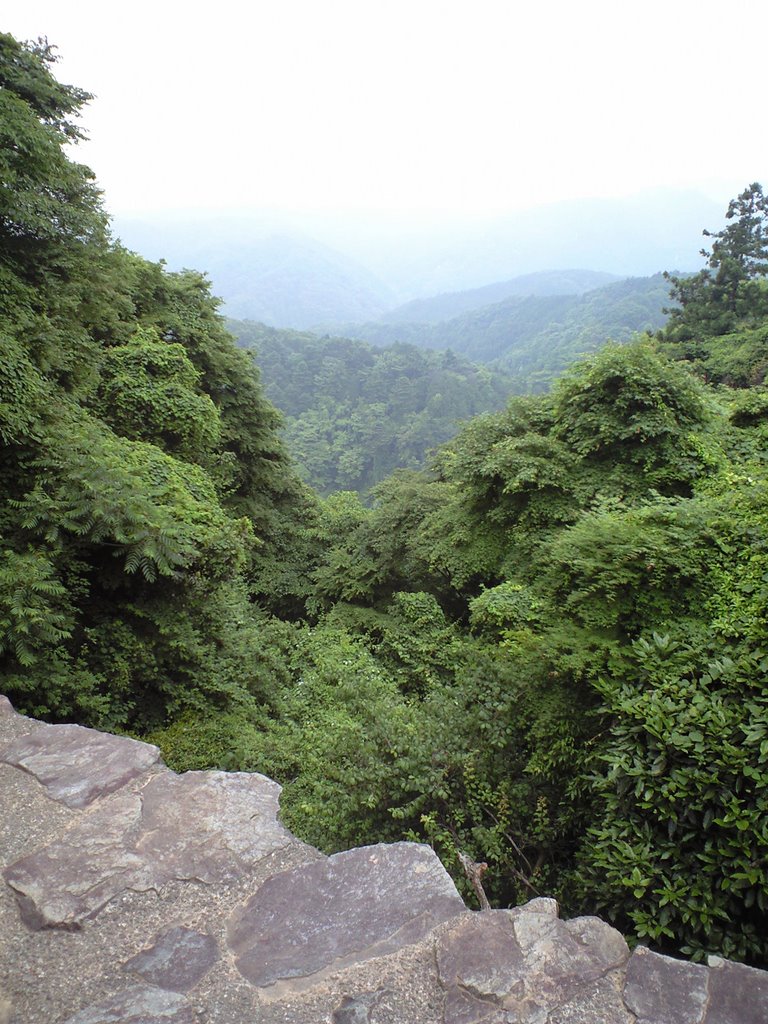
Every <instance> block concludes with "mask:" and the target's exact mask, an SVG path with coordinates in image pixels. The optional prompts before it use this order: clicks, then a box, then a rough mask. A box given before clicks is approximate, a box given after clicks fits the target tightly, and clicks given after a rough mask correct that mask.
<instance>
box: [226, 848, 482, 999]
mask: <svg viewBox="0 0 768 1024" xmlns="http://www.w3.org/2000/svg"><path fill="white" fill-rule="evenodd" d="M464 909H465V908H464V903H463V901H462V899H461V897H460V896H459V894H458V893H457V892H456V888H455V886H454V884H453V882H452V881H451V879H450V876H449V875H448V874H447V872H446V871H445V868H443V866H442V864H441V863H440V861H439V860H438V859H437V857H436V856H435V854H434V853H433V852H432V850H430V849H429V848H428V847H425V846H419V845H417V844H416V843H393V844H391V845H389V846H387V845H384V844H380V845H378V846H366V847H362V848H360V849H356V850H349V851H347V852H346V853H337V854H335V855H334V856H333V857H329V858H328V859H327V860H325V861H319V862H317V863H315V864H308V865H306V866H305V867H301V868H296V869H294V870H293V871H287V872H285V873H284V874H281V875H275V876H274V877H272V878H270V879H269V880H268V881H267V882H265V883H264V885H263V886H262V887H261V888H260V889H259V890H258V892H256V893H255V894H254V895H253V896H252V897H251V899H250V900H249V901H248V903H247V904H246V906H245V907H243V908H242V910H239V911H237V912H236V913H235V914H234V915H233V917H232V919H231V921H230V923H229V929H228V944H229V947H230V949H231V950H232V951H233V953H234V954H235V962H236V964H237V968H238V970H239V971H240V973H241V974H242V975H243V976H244V977H245V978H247V979H248V980H249V981H250V982H251V983H252V984H254V985H258V986H266V985H271V984H273V983H274V982H276V981H280V980H281V979H286V978H295V977H307V976H309V975H312V974H315V973H316V972H317V971H320V970H322V969H323V968H327V967H329V966H330V965H332V964H342V963H343V965H344V966H349V965H350V964H352V963H359V962H362V961H364V960H368V959H370V958H371V957H372V956H382V955H384V954H385V953H389V952H392V951H394V950H396V949H399V948H401V947H402V946H405V945H409V944H413V943H415V942H418V941H419V940H420V939H422V938H424V936H425V935H427V934H428V932H430V931H431V930H432V929H433V928H434V927H435V926H436V925H437V924H440V923H441V922H442V921H445V920H447V919H448V918H449V917H452V916H454V915H455V914H459V913H461V912H462V911H463V910H464Z"/></svg>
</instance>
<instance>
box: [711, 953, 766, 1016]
mask: <svg viewBox="0 0 768 1024" xmlns="http://www.w3.org/2000/svg"><path fill="white" fill-rule="evenodd" d="M712 960H713V961H714V966H712V967H710V970H709V1005H708V1006H707V1015H706V1017H705V1018H704V1024H766V1021H768V972H766V971H758V970H755V968H753V967H745V966H744V965H743V964H735V963H733V962H731V961H730V960H721V959H720V958H719V957H713V958H712Z"/></svg>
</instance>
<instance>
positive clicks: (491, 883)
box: [0, 35, 768, 965]
mask: <svg viewBox="0 0 768 1024" xmlns="http://www.w3.org/2000/svg"><path fill="white" fill-rule="evenodd" d="M53 60H54V58H53V53H52V51H51V49H50V48H49V47H48V46H47V44H43V43H39V44H22V43H19V42H17V41H16V40H15V39H14V38H13V37H11V36H9V35H0V135H1V140H0V141H1V143H2V144H1V145H0V295H2V303H1V304H0V353H1V357H0V478H1V480H2V487H1V488H0V656H1V657H2V662H1V663H0V692H3V693H5V694H7V695H8V696H9V698H10V699H11V700H12V701H13V703H14V705H15V707H16V708H17V710H19V711H21V712H23V713H25V714H29V715H34V716H38V717H43V718H45V719H47V720H48V721H54V722H62V721H75V722H81V723H84V724H87V725H92V726H96V727H98V728H101V729H107V730H113V731H117V732H123V733H127V734H130V735H135V736H139V737H141V738H146V739H148V740H150V741H151V742H154V743H157V744H159V745H160V746H161V748H162V750H163V754H164V757H165V758H166V760H167V762H168V764H169V765H170V766H171V767H173V768H176V769H178V770H184V769H190V768H209V767H218V768H227V769H237V770H249V771H259V772H262V773H264V774H266V775H269V776H270V777H272V778H274V779H276V780H277V781H279V782H280V783H282V784H283V786H284V789H283V796H282V814H283V818H284V820H285V822H286V824H287V825H288V826H289V827H290V828H291V829H292V830H293V831H294V832H295V833H296V834H297V835H299V836H301V837H302V838H304V839H306V840H307V841H308V842H310V843H313V844H315V845H317V846H318V847H320V848H321V849H323V850H325V851H335V850H340V849H343V848H346V847H349V846H351V845H353V844H361V843H367V842H375V841H378V840H394V839H400V838H403V837H412V838H416V839H419V840H422V841H425V842H429V843H431V844H432V845H433V846H434V848H435V849H436V850H437V852H438V853H439V855H440V857H441V858H442V860H443V862H444V863H445V865H446V866H447V867H448V869H449V870H451V871H452V872H453V874H454V876H455V877H456V879H457V883H458V884H459V885H460V886H463V889H464V892H465V893H466V896H467V899H468V900H472V899H473V896H472V894H471V890H470V889H469V887H468V885H467V883H466V882H465V881H464V880H463V878H462V872H461V867H460V864H459V859H458V854H459V852H463V853H466V854H468V855H469V856H470V857H472V858H473V859H475V860H477V861H484V862H486V863H487V864H488V871H487V874H486V876H485V879H486V882H487V892H488V896H489V898H490V899H491V902H492V903H493V904H494V905H496V906H507V905H513V904H516V903H518V902H522V901H524V900H526V899H528V898H530V897H531V896H532V895H536V894H542V895H553V896H556V897H557V898H558V899H559V900H560V901H561V904H562V906H563V910H564V913H566V914H568V913H576V912H585V911H586V912H595V913H599V914H600V915H601V916H603V917H606V918H608V919H609V920H610V921H612V922H614V923H615V924H616V925H617V927H619V928H620V929H621V930H622V931H624V933H625V934H627V935H628V936H630V937H634V939H636V940H640V941H642V942H644V943H647V944H649V945H651V946H652V947H654V948H657V949H661V950H664V951H672V952H680V953H682V954H684V955H686V956H693V957H696V958H701V957H703V956H704V955H705V954H706V953H708V952H717V953H720V954H723V955H724V956H727V957H731V958H734V959H740V960H746V961H747V962H750V963H754V964H762V965H765V964H766V963H768V856H766V854H767V852H768V689H767V688H766V670H767V669H768V464H767V454H768V389H767V388H766V386H765V376H766V372H767V371H768V199H766V196H765V195H764V193H763V190H762V187H761V186H760V185H759V184H757V183H754V184H751V185H748V186H747V187H746V188H745V189H744V191H743V192H742V193H741V194H740V195H739V196H738V197H737V198H735V199H734V200H733V201H732V203H731V204H730V207H729V209H728V213H727V220H726V227H725V228H723V229H722V230H721V231H719V232H717V233H714V234H711V235H709V236H708V237H707V238H706V239H705V243H706V246H707V251H706V266H705V268H704V269H703V270H702V271H700V272H699V273H698V274H694V275H688V276H678V275H676V274H674V273H672V274H671V276H669V277H668V278H667V279H666V280H664V279H662V278H651V279H648V281H649V282H650V283H648V284H647V288H646V286H643V287H642V288H640V289H639V291H637V292H633V291H632V287H634V286H630V284H629V283H627V282H621V281H620V282H615V283H611V284H608V285H606V286H603V288H601V289H600V290H609V291H610V290H611V289H614V290H615V291H614V292H613V294H614V296H615V297H616V299H617V301H624V300H626V301H631V302H635V301H636V302H638V303H639V304H640V306H641V312H640V315H641V317H648V316H650V312H649V310H650V306H646V305H644V302H645V298H643V297H642V296H645V297H646V298H647V297H648V295H649V294H650V293H651V292H652V293H653V294H654V295H655V296H656V299H654V302H656V300H657V298H658V293H659V292H660V291H662V290H663V291H664V293H665V294H667V293H669V297H668V299H664V300H663V301H664V302H665V304H668V305H669V307H670V308H671V309H672V312H671V314H670V316H669V320H668V321H667V322H666V326H664V327H661V325H660V324H658V323H656V321H653V322H650V323H648V324H646V323H645V322H642V323H640V324H639V325H638V329H642V328H644V327H645V326H648V327H649V328H650V333H647V334H645V335H644V336H642V337H636V338H635V339H634V340H628V339H625V338H618V339H616V340H617V341H623V342H625V343H624V344H617V343H613V344H606V345H602V344H598V342H602V341H603V338H596V337H595V336H594V334H593V333H591V327H590V324H591V320H590V316H591V313H590V309H591V308H592V303H593V301H594V296H595V292H594V291H591V292H586V293H585V294H583V295H581V296H576V297H574V296H569V297H568V302H567V303H564V306H563V316H562V320H561V323H560V326H559V327H558V328H554V327H551V326H549V327H547V326H545V325H541V324H539V325H538V327H537V331H536V332H534V333H535V334H536V338H537V341H536V353H537V354H535V355H532V356H531V357H530V359H529V361H528V362H522V361H521V360H522V357H519V356H517V355H515V354H514V352H513V349H512V348H510V349H508V350H506V352H507V354H506V355H502V354H500V353H499V354H498V355H493V356H492V358H494V359H498V360H499V368H500V369H501V370H502V371H504V372H503V373H499V374H496V373H495V372H494V371H493V369H488V368H486V367H477V366H474V365H471V364H470V363H468V362H467V361H466V360H467V359H468V358H472V359H475V360H478V361H480V360H482V359H484V358H486V357H491V356H490V349H489V350H486V349H485V348H483V349H482V354H480V352H479V351H477V350H476V351H472V350H471V349H470V348H469V347H467V348H463V349H461V351H460V352H459V353H458V354H456V353H446V352H435V351H426V350H422V349H421V348H417V347H414V346H413V343H414V339H413V338H404V337H402V336H401V335H399V334H398V336H397V340H398V342H400V343H399V344H396V345H393V346H392V347H390V348H386V349H383V350H378V349H375V348H374V347H373V346H371V345H366V344H363V343H362V342H359V341H358V342H355V341H348V340H347V341H345V340H343V339H337V338H320V339H316V340H315V341H313V342H311V343H309V342H308V341H307V338H306V337H305V336H303V335H299V334H296V333H295V332H293V333H291V332H279V331H275V330H274V329H268V328H264V327H261V326H256V325H253V324H246V325H245V326H244V327H239V328H237V330H238V333H239V336H240V341H241V344H248V345H253V346H255V349H256V352H257V353H258V355H257V360H255V359H254V357H253V355H252V353H251V352H250V351H249V350H248V348H243V347H238V346H237V345H236V344H235V341H234V339H233V337H232V336H231V334H230V333H229V332H228V331H227V329H226V326H225V321H224V318H223V317H222V316H221V315H220V314H219V312H218V303H217V300H216V299H215V298H214V297H212V295H211V293H210V287H209V284H208V282H207V279H206V277H205V276H204V274H202V273H199V272H196V271H181V272H176V273H171V272H169V271H168V270H167V268H166V267H165V266H164V265H163V264H162V263H153V262H150V261H148V260H146V259H144V258H142V257H141V256H138V255H136V254H135V253H133V252H130V251H128V250H127V249H126V248H124V247H123V246H122V245H120V244H118V243H117V242H115V241H114V239H113V238H112V236H111V234H110V228H109V221H108V218H107V215H106V214H105V212H104V210H103V207H102V205H101V200H100V196H99V192H98V189H97V187H96V184H95V183H94V181H93V177H92V175H91V173H90V172H89V170H88V169H87V168H86V167H84V166H82V165H80V164H78V163H76V162H74V161H73V160H72V159H71V158H70V156H69V155H68V150H66V149H65V147H66V146H68V145H69V144H71V143H73V142H75V141H76V140H77V138H78V128H77V126H76V122H75V117H76V115H77V111H78V109H79V108H80V107H81V105H82V104H83V103H84V102H85V101H86V100H87V99H88V96H87V94H86V93H84V92H83V91H82V90H80V89H78V88H74V87H71V86H66V85H62V84H60V83H59V82H58V81H57V79H56V77H55V75H54V73H53V70H54V68H53ZM202 269H203V270H204V269H205V268H202ZM644 288H645V290H644ZM638 296H639V297H638ZM506 303H509V304H510V305H509V308H508V310H507V312H508V314H509V317H510V321H509V322H510V323H513V322H516V318H523V319H524V318H525V317H527V316H528V315H529V313H528V312H526V310H528V311H529V312H530V318H531V320H533V319H535V315H534V312H535V309H536V303H535V302H533V303H531V300H530V299H529V298H525V297H519V296H518V297H515V298H513V299H508V300H504V304H506ZM485 308H487V309H490V308H493V307H492V306H488V307H485ZM654 308H657V307H654ZM592 311H593V312H594V309H592ZM461 315H462V316H464V315H472V314H461ZM654 315H655V314H654ZM569 318H571V319H569ZM445 322H447V323H451V322H454V323H455V319H454V320H453V321H451V320H448V321H441V322H440V323H445ZM566 328H567V330H566ZM571 328H572V329H571ZM505 329H506V328H505ZM429 330H437V328H435V327H434V326H433V327H430V328H429ZM569 332H570V333H569ZM492 334H493V327H492V324H491V322H490V321H489V323H488V324H487V330H486V328H485V327H484V328H483V330H482V331H481V332H480V333H479V334H478V335H477V337H478V338H480V339H481V342H480V343H479V344H482V345H484V344H485V342H484V341H482V339H483V338H486V339H487V338H490V337H491V335H492ZM566 335H567V337H566ZM442 337H443V339H445V337H446V335H445V334H444V335H442ZM558 338H560V339H561V341H562V345H561V344H560V342H559V341H558ZM563 339H564V340H563ZM403 342H409V343H408V344H403ZM420 344H421V343H420ZM446 344H447V343H446ZM493 351H494V353H496V351H497V350H496V349H494V350H493ZM584 351H590V352H591V354H589V355H587V356H586V357H582V358H580V359H577V360H576V361H575V362H574V361H573V359H574V357H575V356H576V355H577V353H579V352H584ZM552 353H554V355H553V354H552ZM259 363H262V365H263V372H264V376H265V378H266V377H267V376H268V375H269V377H270V387H271V388H272V390H271V392H270V393H271V395H272V396H273V401H270V400H269V399H268V398H267V397H266V395H265V390H264V387H263V384H262V379H261V373H260V368H259ZM292 366H293V367H298V368H299V369H300V370H301V373H302V374H303V375H304V376H303V377H297V376H295V375H294V373H293V370H292V369H291V367H292ZM358 370H364V371H365V372H364V374H363V375H362V376H360V375H359V374H358ZM561 370H563V371H564V372H562V373H560V371H561ZM558 374H560V375H559V376H558ZM320 378H322V381H323V383H322V388H321V384H320V383H318V380H319V379H320ZM347 378H349V380H347ZM555 378H556V379H555ZM345 381H346V383H345ZM350 381H352V383H351V384H350ZM354 381H357V382H358V383H356V384H355V383H354ZM360 381H364V388H363V390H362V391H360V393H359V394H358V395H357V396H356V399H359V402H357V401H356V404H354V405H353V404H352V403H351V399H349V398H348V397H347V398H343V397H342V391H341V388H342V385H344V386H345V387H346V386H347V385H349V386H354V387H358V390H360V388H361V387H362V385H360V383H359V382H360ZM392 381H394V382H395V386H394V388H393V387H392V383H391V382H392ZM550 383H551V387H550V386H549V385H550ZM315 390H317V391H318V392H322V395H323V400H322V401H321V402H319V403H315V404H313V403H311V402H310V401H309V399H310V397H311V393H312V392H314V391H315ZM524 391H530V392H531V393H522V392H524ZM344 394H348V392H344ZM509 395H511V396H512V397H508V396H509ZM274 402H278V403H279V404H280V405H281V407H282V409H283V412H284V413H285V416H286V420H287V422H288V424H289V427H288V430H287V432H286V433H285V436H284V435H283V434H282V433H281V424H283V422H284V417H283V415H282V413H281V412H279V411H278V409H277V408H276V407H275V404H274ZM345 402H346V403H347V404H346V405H345V404H344V403H345ZM480 408H485V409H486V410H491V411H485V412H484V413H483V414H482V415H479V416H478V415H475V414H476V412H478V411H479V410H480ZM302 416H303V417H305V418H304V419H301V418H300V417H302ZM306 417H309V419H307V418H306ZM456 419H461V420H465V421H466V422H465V423H464V424H463V426H461V428H460V429H458V431H457V432H455V433H454V432H453V430H454V428H453V421H454V420H456ZM308 423H309V424H310V425H309V426H308V425H307V424H308ZM382 423H383V424H386V426H385V427H384V428H383V429H384V430H385V431H387V432H388V433H386V434H385V435H384V436H383V437H382V436H377V432H378V431H380V430H381V429H382V428H381V424H382ZM331 428H332V429H331ZM427 448H435V449H436V450H435V451H434V453H433V454H432V455H431V456H430V457H429V460H428V462H427V464H424V462H423V454H422V453H423V451H424V450H425V449H427ZM292 450H293V451H294V452H295V458H296V461H294V458H293V457H292V455H291V451H292ZM297 463H298V467H300V468H301V469H302V472H303V473H304V479H302V478H301V477H300V475H299V472H298V467H297ZM307 480H309V481H310V482H311V483H313V484H314V485H315V486H316V487H317V489H318V490H320V491H322V496H321V495H320V494H319V493H318V491H316V490H314V489H312V488H311V487H310V486H309V485H308V483H307V482H306V481H307ZM371 486H372V490H371V491H370V494H369V498H368V501H367V502H364V501H363V500H361V498H360V496H359V494H358V493H356V491H357V489H358V488H359V489H361V490H362V489H368V488H369V487H371Z"/></svg>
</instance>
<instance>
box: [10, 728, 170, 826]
mask: <svg viewBox="0 0 768 1024" xmlns="http://www.w3.org/2000/svg"><path fill="white" fill-rule="evenodd" d="M159 759H160V751H159V750H158V749H157V747H153V746H150V744H148V743H140V742H139V741H138V740H131V739H127V738H126V737H123V736H110V735H108V734H107V733H101V732H95V731H94V730H93V729H84V728H83V727H82V726H80V725H47V726H43V727H41V728H38V729H36V730H35V731H34V732H32V733H30V734H28V735H26V736H20V737H19V738H18V739H16V740H13V741H11V742H10V743H9V744H7V745H6V746H5V747H4V748H3V749H2V750H0V761H4V762H5V763H6V764H10V765H13V766H14V767H16V768H21V769H22V770H23V771H25V772H29V774H30V775H34V777H35V778H36V779H37V780H38V781H39V782H40V783H41V784H42V785H43V786H45V788H46V790H47V792H48V795H49V796H50V797H52V799H54V800H58V801H59V802H61V803H63V804H66V805H67V807H87V806H88V804H90V803H92V802H93V801H94V800H95V799H96V798H97V797H100V796H105V795H106V794H108V793H113V792H114V791H115V790H117V789H120V787H121V786H124V785H125V784H126V783H127V782H130V781H131V779H134V778H136V776H138V775H142V774H143V773H144V772H146V771H147V770H148V769H149V768H151V767H152V765H154V764H156V763H157V762H158V761H159Z"/></svg>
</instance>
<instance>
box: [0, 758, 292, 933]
mask: <svg viewBox="0 0 768 1024" xmlns="http://www.w3.org/2000/svg"><path fill="white" fill-rule="evenodd" d="M279 793H280V787H279V786H278V785H277V783H275V782H272V781H271V780H270V779H267V778H265V777H264V776H263V775H257V774H246V773H243V772H237V773H232V774H225V773H224V772H187V773H186V774H185V775H175V774H174V773H173V772H170V771H164V772H162V773H160V774H159V775H156V776H154V777H153V778H152V779H151V780H150V781H149V782H148V783H147V785H146V786H145V787H144V788H143V789H142V790H141V791H140V792H139V793H118V794H116V795H115V796H113V797H112V798H110V799H108V800H105V801H102V802H100V803H99V804H97V805H96V807H95V808H94V809H93V810H92V811H91V812H89V813H88V814H87V815H85V816H84V817H83V818H82V820H80V821H79V822H78V823H77V824H76V825H74V826H73V827H72V828H70V829H69V830H68V831H67V832H65V833H64V834H63V835H62V837H61V838H60V839H58V840H57V841H55V842H53V843H51V844H50V845H49V846H46V847H44V848H43V849H41V850H38V851H36V852H35V853H32V854H30V855H29V856H26V857H22V858H21V859H20V860H17V861H16V862H15V863H13V864H11V865H10V867H8V868H6V870H5V871H4V873H3V874H4V878H5V880H6V882H7V883H8V885H10V886H11V888H12V889H13V890H14V891H15V892H16V895H17V900H18V902H19V906H20V909H21V912H22V916H23V918H24V920H25V922H26V923H27V924H28V925H29V927H31V928H34V929H40V928H51V927H61V928H69V929H73V928H78V927H80V926H81V925H82V924H83V923H84V922H85V921H87V920H89V919H92V918H94V917H96V916H97V915H98V913H99V912H100V911H101V910H102V909H103V908H104V907H105V906H106V905H107V904H108V903H109V902H110V901H111V900H113V899H114V898H115V897H116V896H117V895H118V894H120V893H121V892H125V891H126V890H131V891H134V892H146V891H148V890H150V889H153V890H159V889H160V888H162V886H163V885H165V884H166V883H167V882H170V881H173V880H177V881H197V882H201V883H203V884H211V885H212V884H218V883H228V882H233V881H236V880H237V879H238V878H241V877H242V876H243V875H244V874H245V873H247V872H248V871H249V870H250V868H251V867H252V865H254V864H255V863H256V862H257V861H259V860H261V859H262V858H263V857H266V856H267V855H268V854H270V853H273V852H274V851H276V850H279V849H281V848H283V847H285V846H288V845H290V844H291V843H294V842H295V841H296V840H295V839H294V838H293V836H292V835H291V834H290V833H289V832H288V831H287V830H286V829H285V828H283V826H282V825H281V824H280V823H279V822H278V820H277V811H278V797H279Z"/></svg>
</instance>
